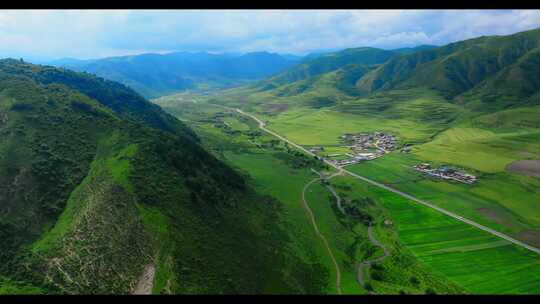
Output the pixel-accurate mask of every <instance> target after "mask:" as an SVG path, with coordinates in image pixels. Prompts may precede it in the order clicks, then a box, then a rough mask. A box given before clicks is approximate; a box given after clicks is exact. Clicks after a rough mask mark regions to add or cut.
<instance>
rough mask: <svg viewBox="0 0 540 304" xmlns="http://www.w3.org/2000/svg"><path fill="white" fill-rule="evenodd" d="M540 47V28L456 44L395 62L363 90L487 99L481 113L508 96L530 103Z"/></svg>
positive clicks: (371, 76) (368, 79)
mask: <svg viewBox="0 0 540 304" xmlns="http://www.w3.org/2000/svg"><path fill="white" fill-rule="evenodd" d="M539 46H540V29H536V30H531V31H526V32H521V33H517V34H513V35H509V36H489V37H480V38H475V39H470V40H465V41H460V42H456V43H451V44H449V45H446V46H443V47H440V48H436V49H431V50H426V51H421V52H417V53H414V54H408V55H403V56H398V57H395V58H392V59H391V60H389V61H388V62H386V63H385V64H383V65H381V66H380V67H378V68H377V69H375V70H373V71H371V72H370V73H368V74H366V75H365V76H364V77H361V78H359V80H358V83H357V87H358V89H359V90H360V91H361V92H363V93H365V94H372V93H376V92H385V91H390V90H393V89H406V88H427V89H430V90H434V91H437V92H439V93H441V94H442V95H443V96H444V97H445V98H447V99H456V100H458V101H460V103H467V102H469V101H471V100H473V99H482V101H481V102H480V104H481V105H476V108H477V109H479V108H481V107H484V106H486V105H490V103H491V102H492V101H495V100H499V101H500V99H507V98H511V99H514V100H516V99H521V100H520V101H519V102H520V103H521V104H525V103H527V102H528V101H527V99H528V98H529V97H534V96H535V94H536V93H537V92H538V88H539V84H540V82H539V78H538V77H537V75H538V62H539V54H540V52H539V48H538V47H539ZM530 102H534V103H536V99H534V100H530ZM508 106H512V104H510V103H508V102H504V101H500V102H497V105H496V106H495V105H492V104H491V105H490V108H493V109H502V108H505V107H508Z"/></svg>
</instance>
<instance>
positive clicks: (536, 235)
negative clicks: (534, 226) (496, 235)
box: [516, 230, 540, 247]
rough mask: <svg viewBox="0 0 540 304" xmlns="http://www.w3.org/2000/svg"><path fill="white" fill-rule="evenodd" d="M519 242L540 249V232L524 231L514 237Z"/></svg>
mask: <svg viewBox="0 0 540 304" xmlns="http://www.w3.org/2000/svg"><path fill="white" fill-rule="evenodd" d="M516 238H518V239H519V240H521V241H523V242H525V243H527V244H531V245H533V246H536V247H540V230H525V231H521V232H520V233H518V234H517V235H516Z"/></svg>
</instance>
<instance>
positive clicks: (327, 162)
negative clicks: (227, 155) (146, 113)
mask: <svg viewBox="0 0 540 304" xmlns="http://www.w3.org/2000/svg"><path fill="white" fill-rule="evenodd" d="M224 108H227V109H231V110H236V112H238V113H240V114H242V115H245V116H248V117H251V118H252V119H254V120H255V121H257V122H258V123H259V128H260V129H262V130H263V131H265V132H266V133H269V134H271V135H273V136H275V137H277V138H279V139H281V140H283V141H284V142H286V143H288V144H290V145H292V146H294V147H296V148H298V149H300V150H302V151H304V152H305V153H307V154H308V155H311V156H316V155H315V154H314V153H311V152H310V151H308V150H307V149H305V148H304V147H302V146H300V145H297V144H296V143H294V142H292V141H290V140H288V139H287V138H285V137H283V136H281V135H279V134H277V133H275V132H273V131H271V130H269V129H267V128H266V124H265V123H264V122H263V121H261V120H260V119H258V118H257V117H255V116H254V115H252V114H249V113H246V112H244V111H242V110H240V109H232V108H228V107H224ZM324 162H325V163H326V164H328V165H329V166H332V167H334V168H335V169H337V170H338V171H342V172H345V173H347V174H349V175H351V176H353V177H356V178H358V179H360V180H363V181H365V182H367V183H369V184H371V185H373V186H376V187H379V188H383V189H385V190H388V191H391V192H394V193H396V194H398V195H401V196H403V197H405V198H408V199H410V200H412V201H414V202H417V203H419V204H422V205H424V206H427V207H430V208H432V209H435V210H437V211H439V212H441V213H444V214H446V215H448V216H450V217H453V218H455V219H457V220H459V221H461V222H464V223H467V224H469V225H471V226H474V227H476V228H478V229H480V230H483V231H485V232H488V233H491V234H492V235H495V236H497V237H500V238H502V239H504V240H507V241H509V242H511V243H513V244H516V245H518V246H521V247H523V248H525V249H528V250H530V251H533V252H536V253H538V254H540V249H539V248H536V247H533V246H531V245H529V244H525V243H524V242H521V241H519V240H516V239H514V238H512V237H510V236H508V235H506V234H504V233H501V232H498V231H496V230H493V229H491V228H488V227H486V226H483V225H480V224H478V223H476V222H474V221H471V220H469V219H466V218H464V217H462V216H460V215H457V214H455V213H453V212H450V211H448V210H446V209H443V208H441V207H438V206H435V205H434V204H432V203H429V202H426V201H424V200H421V199H419V198H416V197H414V196H412V195H410V194H407V193H405V192H402V191H400V190H397V189H394V188H392V187H389V186H386V185H384V184H381V183H379V182H376V181H374V180H371V179H369V178H367V177H364V176H361V175H358V174H356V173H353V172H351V171H349V170H347V169H344V168H341V167H339V166H337V165H334V164H333V163H331V162H329V161H328V160H326V159H325V160H324Z"/></svg>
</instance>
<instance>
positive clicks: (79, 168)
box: [0, 59, 327, 294]
mask: <svg viewBox="0 0 540 304" xmlns="http://www.w3.org/2000/svg"><path fill="white" fill-rule="evenodd" d="M0 133H1V134H2V136H1V137H0V239H1V240H2V244H3V245H2V250H1V251H0V292H1V293H46V294H51V293H69V294H81V293H83V294H96V293H97V294H104V293H105V294H107V293H116V294H125V293H131V292H134V290H135V288H136V287H137V285H139V284H140V283H141V280H143V283H144V276H143V273H147V272H148V271H150V272H152V273H155V276H154V278H151V279H150V280H149V282H147V283H150V286H151V290H150V291H152V292H153V293H214V294H215V293H276V292H282V293H306V292H308V293H319V292H321V290H322V288H324V284H325V280H327V278H326V277H325V269H321V268H320V266H318V265H314V264H310V263H307V262H306V261H304V260H303V259H302V257H300V256H299V254H298V253H296V252H292V251H283V252H276V251H275V250H274V248H282V247H286V246H288V243H289V242H290V241H289V239H290V238H289V232H287V231H286V230H284V229H283V227H281V226H280V225H278V224H277V223H279V219H280V216H281V215H280V211H279V208H280V207H279V206H280V202H279V201H276V200H273V199H271V198H269V197H267V196H264V195H261V194H258V193H257V192H255V191H254V190H253V189H252V188H251V187H250V186H249V185H248V184H247V183H246V181H245V179H244V177H243V176H241V175H239V174H238V173H236V171H234V170H232V169H230V168H229V167H228V166H227V165H225V164H223V163H222V162H221V161H219V160H218V159H216V158H215V157H214V156H212V155H211V154H209V153H207V152H206V151H205V150H204V149H203V148H202V147H201V146H200V145H199V144H198V139H197V136H195V135H194V133H193V132H192V131H191V129H189V128H188V127H187V126H185V125H184V124H183V123H181V122H180V121H178V120H177V119H176V118H174V117H172V116H171V115H169V114H167V113H165V112H163V111H162V110H161V109H160V108H159V107H157V106H155V105H153V104H151V103H149V102H148V101H146V100H145V99H144V98H142V97H141V96H140V95H138V94H137V93H135V92H134V91H133V90H131V89H129V88H127V87H126V86H124V85H122V84H118V83H115V82H112V81H108V80H103V79H100V78H98V77H95V76H93V75H89V74H85V73H76V72H72V71H66V70H62V69H57V68H53V67H50V66H38V65H32V64H28V63H25V62H22V61H19V60H11V59H6V60H1V61H0ZM143 285H144V284H143Z"/></svg>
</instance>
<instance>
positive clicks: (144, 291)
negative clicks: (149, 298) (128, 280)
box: [132, 264, 156, 295]
mask: <svg viewBox="0 0 540 304" xmlns="http://www.w3.org/2000/svg"><path fill="white" fill-rule="evenodd" d="M155 274H156V266H154V264H149V265H147V266H146V267H145V268H144V271H143V274H142V276H141V277H140V278H139V282H137V286H135V289H133V292H132V294H134V295H149V294H152V287H154V276H155Z"/></svg>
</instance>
